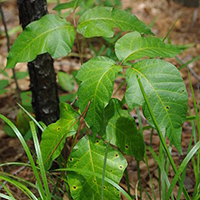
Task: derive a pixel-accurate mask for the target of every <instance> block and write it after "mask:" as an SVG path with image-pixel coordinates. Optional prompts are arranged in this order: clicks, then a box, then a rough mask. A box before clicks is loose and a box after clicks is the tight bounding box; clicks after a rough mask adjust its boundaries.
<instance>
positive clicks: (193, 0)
mask: <svg viewBox="0 0 200 200" xmlns="http://www.w3.org/2000/svg"><path fill="white" fill-rule="evenodd" d="M174 1H175V2H178V3H181V4H182V5H184V6H187V7H198V6H199V0H174Z"/></svg>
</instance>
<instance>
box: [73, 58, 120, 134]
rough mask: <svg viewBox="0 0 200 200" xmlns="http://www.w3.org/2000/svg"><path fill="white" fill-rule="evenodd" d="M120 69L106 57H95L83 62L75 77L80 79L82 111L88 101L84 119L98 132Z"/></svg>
mask: <svg viewBox="0 0 200 200" xmlns="http://www.w3.org/2000/svg"><path fill="white" fill-rule="evenodd" d="M119 71H121V66H117V65H115V62H114V61H113V60H111V59H109V58H106V57H96V58H93V59H91V60H89V61H88V62H87V63H85V64H83V65H82V67H81V68H80V70H79V72H78V74H77V76H76V78H78V79H79V80H80V81H82V83H81V85H80V87H79V89H78V100H79V108H80V110H81V112H83V111H84V110H85V109H86V107H87V105H88V103H89V102H90V101H91V103H90V105H89V109H88V111H87V114H86V117H85V121H86V123H87V124H88V126H89V127H90V128H91V129H92V130H93V131H94V132H98V131H99V129H100V126H101V123H102V120H103V118H102V117H103V109H104V107H105V106H106V105H107V104H108V102H109V100H110V98H111V95H112V92H113V84H114V80H115V78H116V76H117V74H118V72H119Z"/></svg>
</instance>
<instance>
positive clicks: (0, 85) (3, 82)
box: [0, 80, 9, 90]
mask: <svg viewBox="0 0 200 200" xmlns="http://www.w3.org/2000/svg"><path fill="white" fill-rule="evenodd" d="M8 83H9V81H8V80H0V90H3V89H4V88H5V87H6V86H7V85H8Z"/></svg>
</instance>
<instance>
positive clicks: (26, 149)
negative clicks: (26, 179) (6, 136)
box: [0, 114, 45, 199]
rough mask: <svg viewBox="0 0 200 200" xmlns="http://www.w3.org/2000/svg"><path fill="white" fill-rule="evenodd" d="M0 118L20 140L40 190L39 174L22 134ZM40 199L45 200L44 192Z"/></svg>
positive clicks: (8, 121) (7, 120)
mask: <svg viewBox="0 0 200 200" xmlns="http://www.w3.org/2000/svg"><path fill="white" fill-rule="evenodd" d="M0 118H1V119H3V120H4V121H5V122H6V123H7V124H8V125H9V126H10V127H11V128H12V130H13V131H14V132H15V134H16V135H17V137H18V139H19V140H20V142H21V144H22V146H23V148H24V150H25V152H26V155H27V157H28V159H29V161H30V164H31V167H32V169H33V172H34V175H35V178H36V180H37V184H38V186H39V188H42V183H41V180H40V176H39V173H38V171H37V169H36V166H35V162H34V160H33V158H32V155H31V152H30V150H29V148H28V146H27V144H26V142H25V140H24V138H23V136H22V134H21V133H20V132H19V130H18V129H17V127H16V126H15V125H14V124H13V123H12V122H11V121H10V120H9V119H8V118H6V117H4V116H3V115H1V114H0ZM41 195H42V196H41V198H42V199H45V194H44V191H43V190H42V191H41Z"/></svg>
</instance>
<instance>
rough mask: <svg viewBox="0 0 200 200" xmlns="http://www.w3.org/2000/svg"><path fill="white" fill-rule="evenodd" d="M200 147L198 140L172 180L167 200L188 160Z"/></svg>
mask: <svg viewBox="0 0 200 200" xmlns="http://www.w3.org/2000/svg"><path fill="white" fill-rule="evenodd" d="M199 149H200V141H199V142H197V144H196V145H195V146H194V147H193V148H192V149H191V150H190V152H189V153H188V154H187V156H186V157H185V158H184V160H183V162H182V163H181V165H180V167H179V169H178V170H177V171H176V174H175V176H174V178H173V180H172V182H171V185H170V187H169V190H168V192H167V198H166V200H168V199H169V198H170V194H171V193H172V191H173V188H174V186H175V185H176V182H177V181H178V179H179V177H180V175H181V173H182V172H183V170H184V169H185V167H186V166H187V164H188V162H189V161H190V160H191V159H192V157H193V156H194V155H195V153H196V152H197V151H198V150H199Z"/></svg>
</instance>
